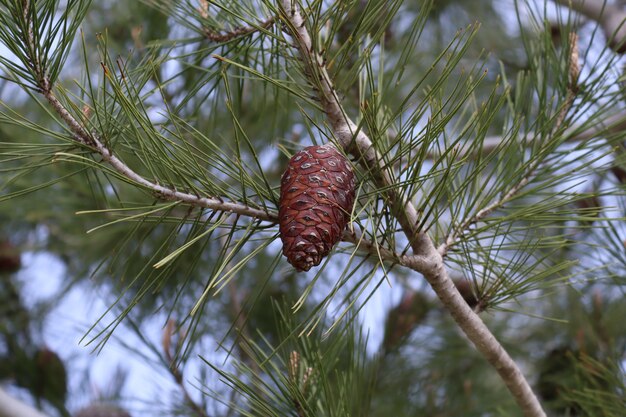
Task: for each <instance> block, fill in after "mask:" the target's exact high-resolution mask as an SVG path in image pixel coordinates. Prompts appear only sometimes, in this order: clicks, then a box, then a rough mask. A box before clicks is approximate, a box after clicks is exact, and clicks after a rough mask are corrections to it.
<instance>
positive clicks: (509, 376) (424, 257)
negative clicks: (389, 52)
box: [281, 0, 546, 417]
mask: <svg viewBox="0 0 626 417" xmlns="http://www.w3.org/2000/svg"><path fill="white" fill-rule="evenodd" d="M295 3H296V2H295V1H294V0H282V2H281V5H282V8H281V18H282V19H283V20H284V23H285V26H286V30H287V31H288V33H289V35H290V36H291V37H292V38H293V41H294V44H295V46H296V48H297V49H298V51H299V53H300V57H301V59H302V61H303V63H304V65H305V74H306V76H307V77H308V78H309V82H310V83H311V85H312V86H313V87H314V88H315V89H316V91H317V94H318V97H319V99H320V103H321V105H322V108H323V109H324V112H325V113H326V116H327V118H328V121H329V123H330V126H331V128H332V130H333V133H334V135H335V138H336V139H337V140H338V142H339V143H340V145H341V146H342V147H343V149H344V150H345V151H346V152H350V153H352V154H353V155H355V156H356V157H357V158H359V161H360V163H361V164H363V165H364V166H365V167H366V168H367V169H371V170H372V172H374V173H375V175H376V182H377V183H379V185H382V186H384V187H385V189H386V190H388V191H386V197H387V199H388V201H389V203H390V204H391V208H392V210H393V214H394V216H395V217H396V218H397V219H398V222H399V223H400V225H401V226H402V229H403V231H404V233H405V234H406V236H407V238H408V239H409V242H410V243H411V247H412V249H413V252H414V255H412V256H406V257H403V259H402V261H403V264H404V265H406V266H409V267H410V268H412V269H414V270H415V271H417V272H420V273H421V274H423V275H424V277H425V278H426V280H427V281H428V282H429V284H430V285H431V287H432V288H433V290H434V291H435V293H436V294H437V296H438V297H439V299H440V300H441V302H442V303H443V305H444V306H445V307H446V308H447V309H448V311H449V312H450V314H451V316H452V317H453V318H454V320H455V321H456V322H457V324H458V325H459V327H460V328H461V329H462V330H463V332H464V333H465V334H466V335H467V337H468V338H469V339H470V340H471V341H472V342H473V343H474V345H475V346H476V347H477V349H478V350H479V351H480V352H481V353H482V354H483V356H485V358H486V359H487V360H488V361H489V363H491V364H492V366H493V367H494V368H495V369H496V370H497V371H498V373H499V374H500V376H501V377H502V379H503V381H504V383H505V384H506V385H507V387H508V389H509V390H510V392H511V393H512V394H513V396H514V398H515V400H516V401H517V403H518V404H519V406H520V407H521V409H522V410H523V412H524V415H526V416H529V417H530V416H533V417H545V415H546V414H545V412H544V411H543V409H542V408H541V404H540V403H539V401H538V399H537V397H536V396H535V394H534V393H533V392H532V390H531V388H530V385H529V384H528V381H527V380H526V379H525V378H524V375H523V374H522V372H521V371H520V369H519V368H518V366H517V365H516V364H515V362H514V361H513V359H512V358H511V357H510V356H509V354H508V353H507V352H506V351H505V350H504V348H503V347H502V346H501V345H500V343H499V342H498V341H497V339H496V338H495V337H494V336H493V334H492V333H491V332H490V331H489V329H488V328H487V326H486V325H485V324H484V323H483V322H482V320H481V319H480V317H478V315H476V313H474V311H472V309H471V308H470V307H469V306H468V305H467V303H466V302H465V300H463V298H462V296H461V294H460V293H459V292H458V290H457V289H456V287H455V286H454V283H453V282H452V280H451V279H450V277H449V276H448V272H447V270H446V267H445V265H444V262H443V257H442V256H441V254H440V253H439V252H438V251H437V249H436V248H435V246H434V245H433V242H432V241H431V239H430V237H429V236H428V235H426V234H424V233H422V232H421V231H420V230H418V220H419V216H418V213H417V210H416V209H415V206H414V205H413V204H412V202H411V201H409V200H408V199H407V198H406V197H404V196H403V195H402V194H401V193H400V192H399V191H398V190H397V187H396V185H397V184H396V182H395V181H393V176H392V174H391V172H389V169H388V168H387V167H385V166H384V164H383V163H382V160H381V158H379V155H378V154H377V152H376V151H375V149H374V148H373V145H372V141H371V140H370V138H369V137H368V136H367V135H366V134H365V133H364V132H363V131H362V130H359V129H357V126H356V125H355V123H354V122H353V121H352V120H351V119H350V118H349V117H348V116H347V115H346V113H345V111H344V109H343V107H342V105H341V102H340V99H339V97H338V95H337V93H336V91H335V89H334V87H333V83H332V80H331V78H330V76H329V75H328V72H327V70H326V67H325V64H324V59H323V57H322V56H321V55H320V54H319V53H318V52H317V51H315V50H314V48H313V44H312V42H311V36H310V35H309V32H308V29H307V28H306V24H305V23H306V22H305V21H304V19H303V17H302V15H301V14H300V10H299V7H298V6H297V4H295Z"/></svg>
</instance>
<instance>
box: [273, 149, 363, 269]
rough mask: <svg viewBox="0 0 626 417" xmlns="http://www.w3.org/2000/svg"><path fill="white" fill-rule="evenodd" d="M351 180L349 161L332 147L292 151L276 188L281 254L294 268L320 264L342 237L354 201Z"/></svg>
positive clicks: (308, 267)
mask: <svg viewBox="0 0 626 417" xmlns="http://www.w3.org/2000/svg"><path fill="white" fill-rule="evenodd" d="M354 188H355V179H354V173H353V172H352V168H351V167H350V163H349V162H348V160H347V159H346V158H345V157H344V156H343V155H342V154H341V153H339V151H337V149H336V148H335V147H334V146H332V145H323V146H309V147H308V148H304V149H303V150H301V151H299V152H298V153H296V154H295V155H294V156H293V157H292V158H291V160H290V161H289V164H288V165H287V170H286V171H285V173H284V174H283V178H282V180H281V187H280V208H279V211H278V216H279V219H280V238H281V240H282V241H283V254H284V255H285V256H286V257H287V260H288V261H289V263H290V264H291V265H293V266H294V267H295V268H296V269H297V270H298V271H308V270H309V269H311V267H312V266H316V265H319V264H320V262H321V261H322V258H324V257H325V256H326V255H328V253H329V252H330V251H331V249H332V248H333V246H334V245H335V244H336V243H337V242H338V241H339V240H340V239H341V235H342V233H343V230H344V229H345V228H346V225H347V224H348V221H349V220H350V212H351V211H352V206H353V204H354Z"/></svg>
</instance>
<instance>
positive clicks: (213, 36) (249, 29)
mask: <svg viewBox="0 0 626 417" xmlns="http://www.w3.org/2000/svg"><path fill="white" fill-rule="evenodd" d="M275 21H276V19H275V18H274V17H270V18H268V19H266V20H264V21H262V22H261V23H259V24H258V26H239V27H236V28H234V29H232V30H229V31H225V32H218V31H215V30H213V29H209V28H204V29H203V33H204V36H205V37H206V38H207V39H208V40H210V41H211V42H218V43H224V42H229V41H231V40H233V39H235V38H239V37H242V36H247V35H250V34H252V33H255V32H258V31H260V30H261V29H269V28H271V27H272V26H273V25H274V23H275Z"/></svg>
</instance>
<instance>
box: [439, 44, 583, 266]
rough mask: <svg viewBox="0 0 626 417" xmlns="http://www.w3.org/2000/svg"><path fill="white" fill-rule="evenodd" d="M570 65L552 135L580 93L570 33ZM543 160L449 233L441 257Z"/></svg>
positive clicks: (513, 192) (518, 187)
mask: <svg viewBox="0 0 626 417" xmlns="http://www.w3.org/2000/svg"><path fill="white" fill-rule="evenodd" d="M569 48H570V49H569V54H570V56H569V65H568V83H567V91H566V93H565V101H564V103H563V105H562V106H561V109H560V110H559V112H558V114H557V115H556V119H555V123H554V126H553V128H552V134H555V133H557V132H559V131H560V130H561V128H562V127H563V122H564V121H565V117H566V116H567V113H568V112H569V111H570V109H571V108H572V105H573V104H574V98H575V97H576V93H577V91H578V85H577V82H578V76H579V75H580V64H579V56H578V35H576V34H575V33H570V39H569ZM541 162H542V161H541V159H536V160H535V162H533V163H531V164H529V166H528V168H527V170H526V174H525V175H524V176H523V177H522V179H521V180H520V181H519V182H518V183H517V184H515V185H514V186H513V187H511V188H510V189H509V191H507V192H506V193H505V194H504V195H503V196H502V197H501V198H499V199H498V200H496V201H494V202H493V203H491V204H489V205H488V206H487V207H485V208H483V209H481V210H479V211H478V212H477V213H476V214H475V215H473V216H471V217H470V218H468V219H466V220H464V221H463V222H461V224H460V225H459V226H458V227H456V228H454V229H453V230H451V231H450V233H448V236H447V237H446V240H445V242H444V243H442V244H441V245H440V246H439V248H438V251H439V253H440V254H441V256H444V257H445V256H446V254H447V253H448V251H449V250H450V249H451V248H452V246H453V245H454V244H455V243H456V242H458V240H459V239H460V237H461V236H463V234H464V233H465V232H466V231H467V230H468V229H469V227H470V226H471V225H473V224H476V223H478V222H479V221H481V220H482V219H484V218H485V217H487V216H489V215H490V214H491V213H493V212H494V211H495V210H497V209H499V208H500V207H502V206H504V205H505V204H506V203H507V202H509V201H510V200H511V199H512V198H513V197H515V195H517V193H519V192H520V190H522V189H523V188H524V187H525V186H526V185H527V184H528V182H529V181H530V179H531V178H532V176H533V175H534V174H535V171H536V170H537V169H538V168H539V166H540V165H541Z"/></svg>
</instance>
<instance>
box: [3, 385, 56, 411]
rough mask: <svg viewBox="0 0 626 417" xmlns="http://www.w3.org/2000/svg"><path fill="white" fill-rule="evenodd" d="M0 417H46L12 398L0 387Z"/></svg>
mask: <svg viewBox="0 0 626 417" xmlns="http://www.w3.org/2000/svg"><path fill="white" fill-rule="evenodd" d="M0 417H48V416H47V415H46V414H43V413H42V412H41V411H39V410H37V409H35V408H33V407H31V406H30V405H27V404H26V403H23V402H22V401H20V400H18V399H16V398H13V397H12V396H10V395H9V394H8V393H7V392H6V391H4V390H3V389H2V387H0Z"/></svg>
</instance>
